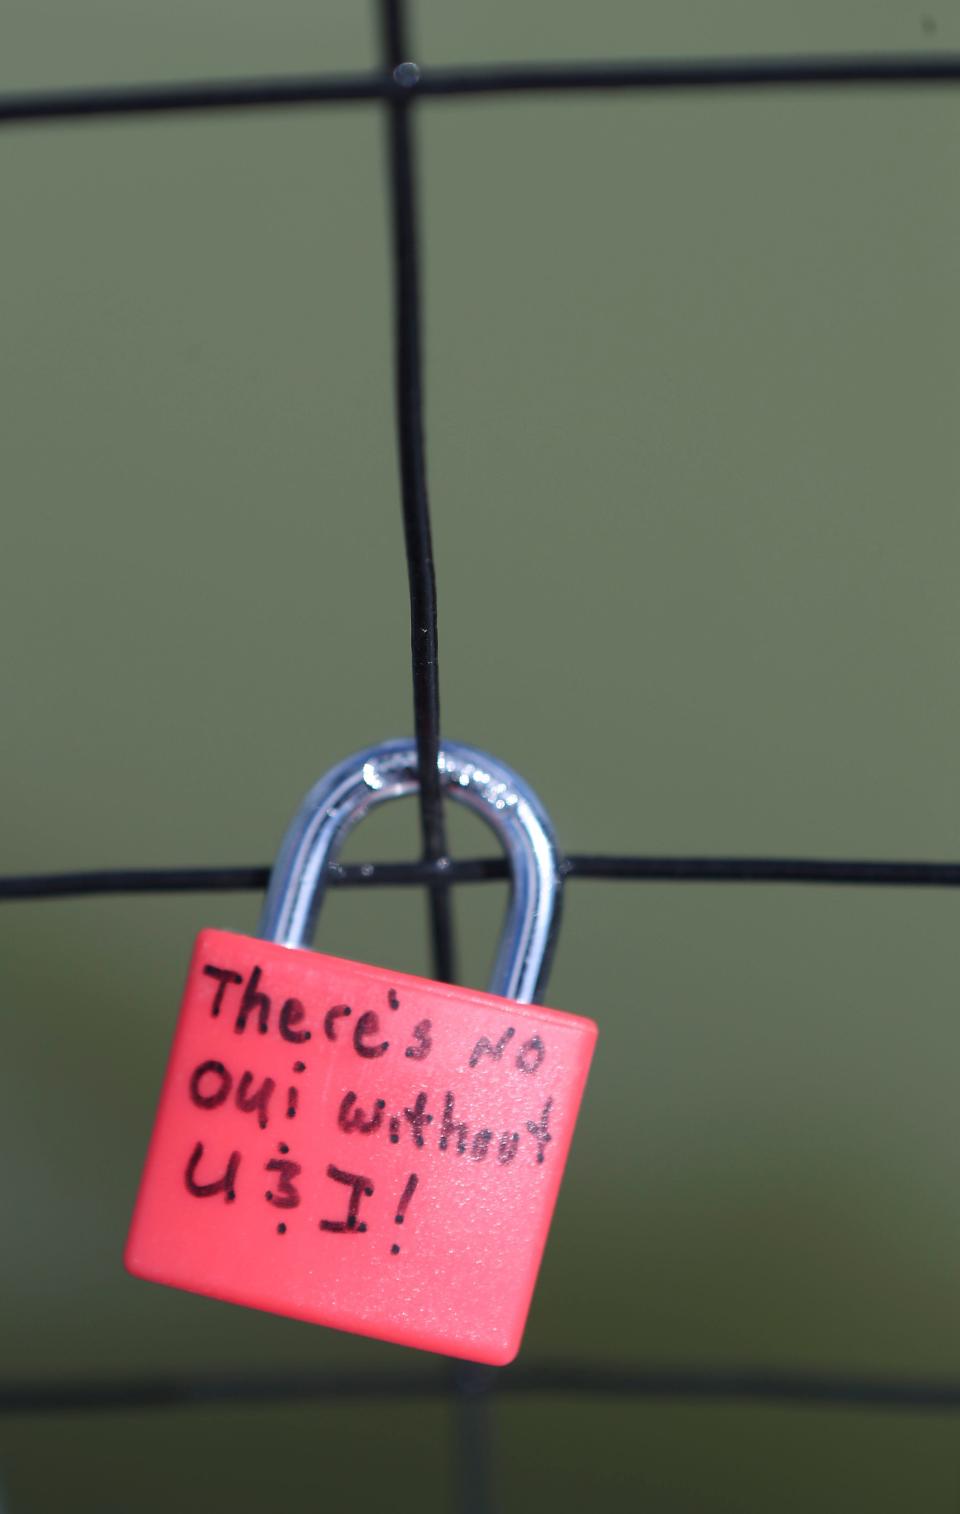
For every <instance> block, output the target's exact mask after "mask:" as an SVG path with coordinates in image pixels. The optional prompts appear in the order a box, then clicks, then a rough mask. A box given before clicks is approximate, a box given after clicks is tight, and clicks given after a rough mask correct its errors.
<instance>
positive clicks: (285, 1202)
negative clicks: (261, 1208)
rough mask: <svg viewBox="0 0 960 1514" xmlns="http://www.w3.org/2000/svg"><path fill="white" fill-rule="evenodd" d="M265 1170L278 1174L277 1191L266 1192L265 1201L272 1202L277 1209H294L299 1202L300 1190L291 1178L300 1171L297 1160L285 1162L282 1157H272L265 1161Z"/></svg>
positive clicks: (296, 1175)
mask: <svg viewBox="0 0 960 1514" xmlns="http://www.w3.org/2000/svg"><path fill="white" fill-rule="evenodd" d="M266 1170H267V1172H276V1173H278V1174H279V1176H278V1179H277V1192H276V1193H273V1192H271V1193H268V1194H267V1202H268V1203H270V1204H274V1205H275V1206H276V1207H277V1209H296V1207H297V1205H298V1204H299V1202H300V1191H299V1189H298V1188H297V1186H296V1184H295V1183H294V1181H293V1179H294V1178H295V1177H298V1176H299V1174H300V1171H301V1167H300V1163H299V1162H287V1161H284V1160H283V1158H282V1157H274V1158H273V1160H272V1161H270V1162H268V1163H267V1167H266Z"/></svg>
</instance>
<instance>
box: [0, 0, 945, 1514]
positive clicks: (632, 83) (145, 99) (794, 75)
mask: <svg viewBox="0 0 960 1514" xmlns="http://www.w3.org/2000/svg"><path fill="white" fill-rule="evenodd" d="M379 20H380V39H381V49H380V50H381V57H382V68H381V69H380V70H378V71H376V72H372V73H360V74H342V75H334V76H325V75H311V76H307V77H283V78H255V79H241V80H236V81H217V82H181V83H172V84H161V85H149V86H135V87H129V88H126V87H125V88H104V89H86V90H74V91H59V92H35V93H30V94H26V95H24V94H20V95H11V96H6V97H0V124H4V125H7V126H13V125H17V124H20V125H26V124H30V123H42V122H44V121H52V120H64V119H74V120H81V119H83V118H88V117H110V116H127V115H151V114H169V113H181V114H182V113H188V112H218V111H225V110H258V109H270V108H274V109H292V108H295V107H296V108H307V107H314V108H318V107H321V106H333V105H345V104H348V103H350V102H353V101H380V102H382V104H383V107H384V113H385V118H386V128H387V138H388V163H389V194H390V208H391V236H392V254H393V272H394V322H395V329H394V350H395V379H396V425H397V443H398V455H399V473H400V486H401V487H400V494H401V504H402V512H403V522H404V531H405V543H406V555H407V574H408V582H409V590H410V631H411V665H412V683H413V707H414V729H415V733H416V740H417V749H418V754H419V767H420V776H421V784H420V793H419V804H420V834H421V856H420V858H419V859H418V860H414V861H410V862H400V863H397V862H391V863H387V862H373V863H362V864H354V865H338V866H337V867H335V868H334V869H332V871H331V876H330V882H331V883H332V884H334V885H337V886H349V887H354V886H359V887H364V888H368V887H377V886H380V885H388V886H395V885H398V884H403V885H410V886H415V887H421V888H424V889H425V890H426V892H427V896H428V899H429V904H430V922H431V937H432V946H433V958H434V970H435V974H436V976H437V977H438V978H444V979H453V978H455V976H456V958H455V946H454V939H453V926H452V917H451V911H450V890H451V889H452V888H453V887H454V886H459V885H461V884H467V883H483V882H487V881H495V880H502V879H504V878H505V877H506V876H507V869H506V864H505V862H504V861H503V860H500V859H489V858H473V859H461V860H454V859H452V858H450V857H449V856H448V848H447V839H446V833H445V827H444V816H443V806H442V800H441V793H440V785H439V779H438V771H437V753H438V750H439V748H440V743H441V723H440V694H439V672H438V637H437V597H436V583H435V576H434V566H433V554H432V546H431V531H430V510H429V502H428V493H427V471H426V454H425V447H424V432H423V418H422V408H423V407H422V385H423V381H422V353H421V291H420V259H419V253H418V243H417V221H418V216H417V193H416V152H415V139H414V130H413V128H414V122H413V115H414V112H415V109H416V108H417V102H418V101H420V100H428V99H430V98H439V97H442V98H446V99H450V98H455V97H470V96H475V95H477V94H498V95H499V94H507V93H550V92H575V91H580V92H588V91H611V90H633V91H652V92H665V91H677V90H698V91H729V90H755V89H771V88H779V89H783V88H795V89H804V90H809V89H823V88H837V87H841V86H842V87H844V88H858V89H864V88H877V87H879V88H888V89H889V88H891V87H894V86H900V87H910V88H916V87H931V86H937V85H941V86H943V85H953V84H957V83H960V56H951V55H943V54H939V55H936V56H904V57H894V56H876V57H857V56H851V57H805V58H788V57H781V58H755V59H727V60H711V61H697V60H660V61H651V60H642V61H638V62H634V63H611V64H605V63H596V64H584V65H575V66H574V65H566V64H564V65H551V64H542V65H540V64H524V65H505V66H497V67H484V68H446V69H436V70H430V71H427V72H421V71H420V70H419V69H418V68H417V67H416V66H414V65H411V64H410V63H409V62H408V60H409V59H410V56H411V47H410V42H409V39H408V36H407V28H406V8H405V5H404V3H403V0H380V5H379ZM401 65H403V66H401ZM565 869H566V873H567V876H568V877H569V878H571V879H575V880H580V879H582V880H589V879H605V880H621V881H624V882H626V881H630V880H633V881H642V880H647V881H659V882H678V883H680V882H693V881H696V882H700V883H776V882H780V883H793V884H797V883H804V884H827V885H844V886H880V887H896V888H900V887H911V888H956V887H958V886H960V863H942V862H923V861H916V862H903V861H897V862H892V861H891V862H884V861H855V860H824V859H803V858H770V857H695V856H633V855H631V856H626V855H625V856H610V855H592V854H588V855H575V856H571V857H569V858H567V859H566V863H565ZM268 876H269V869H268V868H267V867H266V866H263V865H254V866H250V867H183V868H164V869H157V868H152V869H151V868H133V869H122V870H116V869H114V870H107V871H93V872H73V873H60V874H52V875H51V874H47V875H28V876H18V877H6V878H0V899H7V900H14V899H20V900H40V899H49V898H56V897H68V896H76V895H82V894H111V893H171V892H200V891H237V890H254V889H262V888H264V887H265V885H266V882H267V879H268ZM543 1392H549V1393H557V1394H591V1395H618V1396H634V1397H637V1398H641V1397H645V1398H650V1397H656V1398H673V1399H707V1400H722V1399H726V1400H731V1399H751V1400H764V1401H775V1402H780V1403H794V1404H811V1403H815V1404H819V1405H821V1406H830V1405H837V1406H839V1405H855V1406H859V1407H861V1408H869V1407H875V1408H887V1409H890V1408H897V1409H912V1410H938V1411H943V1410H944V1409H954V1408H960V1379H956V1380H948V1379H942V1378H935V1379H929V1380H926V1379H918V1378H915V1377H907V1376H893V1377H884V1376H864V1375H860V1374H856V1373H853V1372H829V1373H827V1372H822V1373H818V1372H808V1373H801V1372H791V1371H787V1370H778V1369H741V1368H730V1369H726V1368H723V1367H706V1366H705V1367H691V1368H685V1369H674V1368H669V1367H663V1368H660V1367H656V1366H649V1365H643V1364H637V1365H634V1366H625V1367H610V1366H604V1365H599V1364H591V1363H589V1362H572V1363H559V1364H555V1365H551V1366H549V1367H546V1366H544V1367H538V1366H536V1365H532V1366H530V1365H523V1364H522V1365H520V1366H518V1367H514V1368H511V1369H506V1370H505V1371H502V1372H494V1371H491V1370H487V1369H477V1368H471V1367H469V1366H464V1365H463V1364H458V1365H456V1366H453V1367H451V1368H449V1369H447V1370H444V1371H440V1372H437V1371H436V1370H432V1371H430V1370H427V1371H424V1370H408V1371H402V1372H397V1373H390V1374H387V1375H383V1376H375V1375H371V1374H369V1373H356V1374H349V1373H343V1372H332V1373H331V1372H320V1373H311V1374H296V1373H285V1374H283V1375H282V1376H275V1375H269V1374H263V1373H248V1374H246V1375H241V1376H238V1375H237V1374H230V1375H229V1376H209V1377H197V1376H192V1377H190V1378H180V1377H175V1376H151V1377H141V1378H129V1379H122V1380H117V1381H110V1382H105V1383H104V1382H100V1383H96V1384H94V1383H86V1382H76V1383H72V1384H71V1383H67V1384H64V1383H62V1382H57V1383H49V1384H44V1383H39V1384H38V1383H30V1384H18V1383H16V1382H9V1383H7V1384H0V1413H4V1414H42V1413H46V1412H61V1411H63V1410H64V1409H72V1410H84V1411H88V1412H92V1411H95V1410H104V1411H108V1410H117V1409H121V1408H131V1407H133V1408H147V1407H152V1408H160V1407H185V1406H190V1405H200V1404H210V1403H215V1402H219V1403H228V1402H229V1403H238V1402H243V1403H264V1404H265V1403H278V1402H287V1401H297V1400H317V1399H325V1398H329V1397H333V1396H336V1397H338V1398H349V1397H356V1398H369V1397H373V1396H384V1395H388V1396H392V1395H397V1396H401V1395H402V1396H404V1397H410V1396H414V1397H435V1396H438V1395H444V1396H447V1395H452V1396H453V1397H454V1398H456V1399H457V1400H458V1401H459V1402H460V1404H461V1406H462V1412H461V1415H460V1419H459V1425H460V1440H459V1463H460V1475H459V1484H460V1505H461V1507H462V1508H463V1509H466V1510H482V1509H485V1508H488V1507H489V1506H490V1503H491V1493H490V1489H491V1460H492V1458H491V1447H490V1440H489V1430H488V1424H487V1420H486V1410H485V1405H486V1404H487V1403H488V1401H489V1400H490V1399H491V1398H492V1397H493V1396H500V1395H503V1394H524V1393H543Z"/></svg>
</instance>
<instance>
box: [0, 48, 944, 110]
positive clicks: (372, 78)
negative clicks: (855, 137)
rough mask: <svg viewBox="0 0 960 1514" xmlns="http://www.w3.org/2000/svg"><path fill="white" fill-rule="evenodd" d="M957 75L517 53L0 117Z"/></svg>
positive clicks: (135, 94)
mask: <svg viewBox="0 0 960 1514" xmlns="http://www.w3.org/2000/svg"><path fill="white" fill-rule="evenodd" d="M958 81H960V54H954V53H942V54H937V53H933V54H912V55H911V54H903V55H883V54H880V55H876V56H860V55H850V56H842V55H841V56H825V57H816V56H813V57H772V58H717V59H692V60H684V59H652V60H645V61H639V62H631V63H602V62H598V63H583V64H579V63H571V64H565V63H530V64H525V63H515V64H498V65H490V66H480V67H473V68H435V69H427V70H425V71H424V72H423V73H422V74H421V75H420V77H419V79H417V80H415V81H413V82H410V83H402V84H401V83H397V82H396V81H395V80H394V78H393V76H392V75H390V74H382V73H375V72H371V73H349V74H348V73H344V74H289V75H280V76H279V77H270V76H265V77H262V78H249V79H206V80H203V79H199V80H183V81H175V82H170V83H157V84H132V85H110V86H94V87H91V88H87V89H62V90H31V91H26V92H22V93H15V94H6V95H0V124H3V123H6V124H10V125H12V124H15V123H20V124H27V123H29V122H31V121H53V120H63V119H78V118H81V117H90V116H130V115H168V114H176V113H178V112H192V111H224V110H258V109H269V108H273V109H284V108H286V109H291V108H294V107H301V106H311V105H312V106H319V105H338V104H339V105H343V104H349V103H351V102H352V103H356V102H362V101H371V100H399V99H402V98H405V97H409V95H410V94H411V93H415V94H417V95H420V96H425V97H429V96H433V97H435V98H447V99H450V98H456V97H457V96H461V97H463V96H470V95H503V94H539V93H552V92H561V91H563V92H581V93H583V92H587V93H589V92H593V91H608V90H647V91H654V92H658V91H661V90H717V89H770V88H791V87H792V88H809V87H818V86H831V85H833V86H838V85H839V86H852V87H860V86H873V85H879V86H883V85H894V84H903V85H931V84H954V83H957V82H958Z"/></svg>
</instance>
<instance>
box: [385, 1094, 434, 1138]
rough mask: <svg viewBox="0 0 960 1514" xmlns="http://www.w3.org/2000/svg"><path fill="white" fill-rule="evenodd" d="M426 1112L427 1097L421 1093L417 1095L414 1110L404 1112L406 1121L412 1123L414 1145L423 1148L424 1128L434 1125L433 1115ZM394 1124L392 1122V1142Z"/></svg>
mask: <svg viewBox="0 0 960 1514" xmlns="http://www.w3.org/2000/svg"><path fill="white" fill-rule="evenodd" d="M426 1110H427V1095H426V1094H425V1093H422V1092H421V1093H418V1094H417V1097H416V1099H415V1100H414V1103H413V1108H412V1109H405V1110H404V1111H403V1118H404V1119H405V1120H409V1121H410V1129H411V1131H412V1132H413V1144H414V1146H422V1145H423V1127H424V1125H432V1124H433V1115H432V1114H427V1112H426ZM392 1124H393V1122H392V1121H391V1133H390V1138H391V1140H392V1139H393V1130H392Z"/></svg>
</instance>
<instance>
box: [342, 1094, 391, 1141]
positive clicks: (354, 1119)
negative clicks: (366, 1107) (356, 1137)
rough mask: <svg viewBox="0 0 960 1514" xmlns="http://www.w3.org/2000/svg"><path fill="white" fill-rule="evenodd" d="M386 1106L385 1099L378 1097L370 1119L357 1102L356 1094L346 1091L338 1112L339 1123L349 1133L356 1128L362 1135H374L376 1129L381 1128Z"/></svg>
mask: <svg viewBox="0 0 960 1514" xmlns="http://www.w3.org/2000/svg"><path fill="white" fill-rule="evenodd" d="M354 1105H356V1108H354ZM384 1107H385V1105H384V1100H383V1099H378V1100H377V1102H376V1103H375V1104H374V1106H373V1112H372V1113H371V1115H370V1118H369V1120H368V1119H367V1117H366V1114H365V1113H364V1111H363V1110H362V1109H361V1108H360V1106H359V1105H358V1104H357V1096H356V1094H355V1093H345V1094H344V1096H343V1098H342V1099H341V1100H340V1108H339V1110H338V1112H337V1124H338V1125H339V1126H340V1129H341V1130H345V1131H346V1132H347V1134H348V1135H349V1134H350V1133H351V1132H352V1131H354V1130H357V1131H359V1132H360V1134H361V1135H372V1133H373V1132H374V1131H375V1130H379V1129H380V1124H381V1121H382V1120H383V1111H384Z"/></svg>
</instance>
